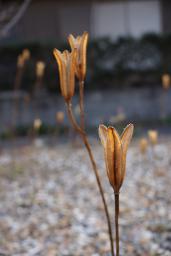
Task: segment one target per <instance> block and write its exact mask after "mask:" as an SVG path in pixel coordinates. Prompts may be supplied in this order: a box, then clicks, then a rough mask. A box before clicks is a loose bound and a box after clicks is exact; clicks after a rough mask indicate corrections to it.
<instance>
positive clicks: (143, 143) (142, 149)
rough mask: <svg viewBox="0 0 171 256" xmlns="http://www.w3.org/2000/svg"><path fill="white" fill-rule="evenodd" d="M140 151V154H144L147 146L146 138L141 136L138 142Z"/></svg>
mask: <svg viewBox="0 0 171 256" xmlns="http://www.w3.org/2000/svg"><path fill="white" fill-rule="evenodd" d="M139 147H140V152H141V154H145V153H146V151H147V148H148V141H147V139H146V138H142V139H141V140H140V142H139Z"/></svg>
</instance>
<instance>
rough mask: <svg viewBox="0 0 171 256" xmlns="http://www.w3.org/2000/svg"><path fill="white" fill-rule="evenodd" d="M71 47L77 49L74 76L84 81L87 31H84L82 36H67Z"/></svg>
mask: <svg viewBox="0 0 171 256" xmlns="http://www.w3.org/2000/svg"><path fill="white" fill-rule="evenodd" d="M68 41H69V44H70V46H71V49H72V50H74V49H76V50H77V56H76V63H75V64H76V70H75V72H76V76H77V78H78V79H79V80H80V81H84V79H85V75H86V64H87V43H88V33H87V32H84V33H83V35H82V36H77V37H76V38H75V37H74V36H73V35H69V37H68Z"/></svg>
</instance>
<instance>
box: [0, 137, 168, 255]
mask: <svg viewBox="0 0 171 256" xmlns="http://www.w3.org/2000/svg"><path fill="white" fill-rule="evenodd" d="M169 140H170V138H169V137H168V138H165V140H164V141H161V142H160V144H159V145H157V146H155V148H154V149H152V148H149V149H148V152H147V153H146V154H145V155H141V154H140V153H139V149H138V142H137V141H134V142H133V143H132V145H131V147H130V149H129V152H128V157H127V176H126V179H125V182H124V186H123V188H122V190H121V196H120V235H121V242H120V247H121V256H125V255H127V256H133V255H137V256H138V255H140V256H158V255H162V256H170V255H171V154H170V150H171V144H169V142H167V141H169ZM37 144H38V145H32V146H31V145H30V146H22V147H21V146H20V147H18V148H16V149H15V150H14V149H13V150H10V149H4V150H1V154H0V255H1V256H2V255H4V256H5V255H12V256H19V255H22V256H26V255H27V256H33V255H35V256H38V255H40V256H55V255H58V256H65V255H66V256H89V255H92V256H98V255H105V256H107V255H108V256H109V255H110V245H109V241H108V234H107V226H106V219H105V215H104V212H103V206H102V203H101V198H100V196H99V194H98V189H97V186H96V181H95V178H94V174H93V172H92V169H91V165H90V163H89V159H88V157H87V154H86V152H85V150H84V149H83V148H81V147H79V146H74V145H71V144H61V143H56V146H53V147H52V146H51V147H50V146H49V145H45V144H43V143H40V141H39V143H37ZM92 144H93V146H92V147H93V152H94V153H95V158H96V160H97V163H98V167H99V171H100V175H101V179H102V183H103V185H104V188H105V196H106V199H107V202H108V205H109V208H110V213H111V217H112V219H113V217H114V211H113V210H114V202H113V192H112V189H111V187H110V185H109V183H108V180H107V178H106V173H105V168H104V158H103V151H102V147H101V146H100V145H99V143H98V142H97V141H95V140H92ZM113 230H114V228H113Z"/></svg>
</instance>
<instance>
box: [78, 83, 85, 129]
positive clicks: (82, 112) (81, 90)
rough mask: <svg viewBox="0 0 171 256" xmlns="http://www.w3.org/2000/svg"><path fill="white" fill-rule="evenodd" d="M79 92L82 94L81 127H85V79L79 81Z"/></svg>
mask: <svg viewBox="0 0 171 256" xmlns="http://www.w3.org/2000/svg"><path fill="white" fill-rule="evenodd" d="M79 94H80V102H79V105H80V119H81V120H80V123H81V128H82V129H84V127H85V123H84V81H81V80H80V81H79Z"/></svg>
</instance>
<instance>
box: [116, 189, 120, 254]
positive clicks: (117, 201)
mask: <svg viewBox="0 0 171 256" xmlns="http://www.w3.org/2000/svg"><path fill="white" fill-rule="evenodd" d="M118 221H119V193H115V230H116V256H119V224H118Z"/></svg>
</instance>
